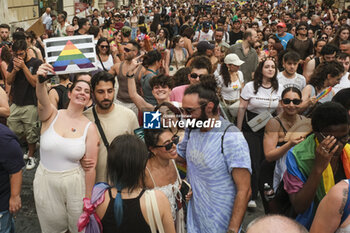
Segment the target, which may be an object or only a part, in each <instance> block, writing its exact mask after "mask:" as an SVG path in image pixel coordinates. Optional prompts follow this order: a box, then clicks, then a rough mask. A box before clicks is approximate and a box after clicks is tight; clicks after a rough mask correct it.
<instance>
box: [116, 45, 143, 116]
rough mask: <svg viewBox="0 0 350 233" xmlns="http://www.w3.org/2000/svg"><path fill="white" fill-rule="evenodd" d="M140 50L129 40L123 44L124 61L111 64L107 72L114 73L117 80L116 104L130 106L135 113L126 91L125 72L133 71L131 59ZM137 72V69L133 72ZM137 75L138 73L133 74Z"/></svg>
mask: <svg viewBox="0 0 350 233" xmlns="http://www.w3.org/2000/svg"><path fill="white" fill-rule="evenodd" d="M139 51H140V45H139V44H138V43H137V42H136V41H134V40H131V41H129V42H128V43H127V44H126V45H125V46H124V61H122V62H120V63H116V64H115V65H113V66H112V68H111V69H110V70H109V73H110V74H112V75H114V76H115V78H116V80H118V87H119V88H118V92H117V95H116V99H115V102H116V103H118V104H121V105H123V106H125V107H127V108H130V109H131V110H133V111H134V112H135V114H136V115H137V113H138V109H137V107H136V105H135V104H134V103H133V102H132V100H131V98H130V95H129V92H128V78H127V74H128V72H129V71H130V72H129V73H134V72H135V71H132V70H131V69H130V67H131V63H132V60H133V59H134V58H136V57H137V55H138V54H139ZM135 73H137V71H136V72H135ZM135 75H136V76H138V74H135Z"/></svg>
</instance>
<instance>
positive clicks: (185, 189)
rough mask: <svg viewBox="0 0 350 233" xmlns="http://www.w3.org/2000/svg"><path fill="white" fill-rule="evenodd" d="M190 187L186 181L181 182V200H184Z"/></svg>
mask: <svg viewBox="0 0 350 233" xmlns="http://www.w3.org/2000/svg"><path fill="white" fill-rule="evenodd" d="M191 189H192V187H191V185H190V184H189V183H188V182H187V181H186V180H182V184H181V188H180V192H181V194H182V200H186V195H187V194H188V192H189V191H191Z"/></svg>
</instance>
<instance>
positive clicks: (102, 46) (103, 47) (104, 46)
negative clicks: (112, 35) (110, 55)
mask: <svg viewBox="0 0 350 233" xmlns="http://www.w3.org/2000/svg"><path fill="white" fill-rule="evenodd" d="M100 47H101V48H102V49H108V47H109V46H108V45H100Z"/></svg>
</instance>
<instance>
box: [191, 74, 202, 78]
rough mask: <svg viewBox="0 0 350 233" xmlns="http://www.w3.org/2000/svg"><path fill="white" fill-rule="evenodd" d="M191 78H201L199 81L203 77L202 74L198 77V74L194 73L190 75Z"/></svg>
mask: <svg viewBox="0 0 350 233" xmlns="http://www.w3.org/2000/svg"><path fill="white" fill-rule="evenodd" d="M190 77H191V78H193V79H196V78H199V79H200V78H201V77H202V74H199V75H198V74H196V73H192V74H190Z"/></svg>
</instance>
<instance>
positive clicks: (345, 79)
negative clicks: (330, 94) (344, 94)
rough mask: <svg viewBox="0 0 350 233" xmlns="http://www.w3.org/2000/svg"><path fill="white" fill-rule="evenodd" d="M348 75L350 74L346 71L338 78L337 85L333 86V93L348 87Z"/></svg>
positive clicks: (349, 81)
mask: <svg viewBox="0 0 350 233" xmlns="http://www.w3.org/2000/svg"><path fill="white" fill-rule="evenodd" d="M349 76H350V73H349V72H346V73H345V74H344V75H343V77H342V78H341V79H340V82H339V84H337V85H335V86H334V87H333V91H334V94H336V93H337V92H338V91H340V90H341V89H345V88H349V87H350V80H349V78H350V77H349Z"/></svg>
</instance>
